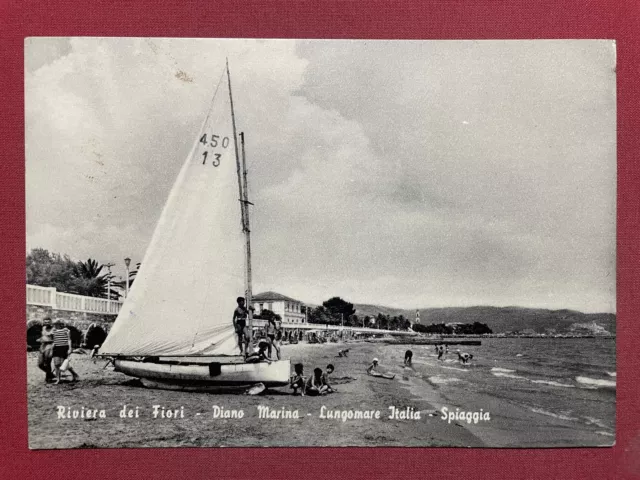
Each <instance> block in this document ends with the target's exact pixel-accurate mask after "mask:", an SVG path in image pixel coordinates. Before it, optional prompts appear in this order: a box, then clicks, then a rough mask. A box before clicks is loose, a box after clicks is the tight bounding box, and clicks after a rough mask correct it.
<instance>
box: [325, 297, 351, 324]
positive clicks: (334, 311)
mask: <svg viewBox="0 0 640 480" xmlns="http://www.w3.org/2000/svg"><path fill="white" fill-rule="evenodd" d="M322 306H323V307H324V308H325V309H326V310H327V312H328V313H329V315H331V316H332V317H334V318H337V319H338V320H340V319H341V315H342V316H343V317H344V319H345V320H347V319H348V318H349V317H350V316H351V315H353V314H354V313H356V309H355V308H353V303H349V302H346V301H344V300H343V299H341V298H340V297H332V298H330V299H329V300H327V301H326V302H322Z"/></svg>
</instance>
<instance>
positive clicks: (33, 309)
mask: <svg viewBox="0 0 640 480" xmlns="http://www.w3.org/2000/svg"><path fill="white" fill-rule="evenodd" d="M45 317H51V319H52V320H53V321H54V322H55V321H56V320H62V321H64V322H65V323H66V324H67V325H69V326H72V327H75V328H77V329H78V330H80V332H82V333H83V334H85V333H86V332H87V330H88V329H89V327H90V326H91V325H93V324H96V325H98V326H100V327H101V328H102V329H103V330H104V331H105V332H106V333H109V330H110V329H111V325H113V322H114V321H115V319H116V315H105V314H99V313H87V312H74V311H71V310H54V309H53V308H51V307H48V306H43V305H27V329H28V328H30V327H31V326H33V325H42V320H43V319H44V318H45Z"/></svg>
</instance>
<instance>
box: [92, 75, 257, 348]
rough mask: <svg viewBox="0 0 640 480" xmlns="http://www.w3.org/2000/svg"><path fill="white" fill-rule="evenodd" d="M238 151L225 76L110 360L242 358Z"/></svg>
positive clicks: (109, 344) (121, 318) (111, 344)
mask: <svg viewBox="0 0 640 480" xmlns="http://www.w3.org/2000/svg"><path fill="white" fill-rule="evenodd" d="M225 73H226V72H225ZM235 148H236V145H235V139H234V134H233V128H232V123H231V106H230V97H229V85H228V83H227V76H226V75H223V76H222V78H221V80H220V82H219V85H218V87H217V89H216V93H215V96H214V99H213V102H212V106H211V110H210V112H209V114H208V116H207V119H206V120H205V122H204V125H203V127H202V130H201V131H200V132H199V134H198V136H197V138H196V142H195V144H194V146H193V148H192V150H191V152H190V153H189V155H188V157H187V159H186V161H185V163H184V165H183V167H182V170H181V171H180V174H179V175H178V178H177V180H176V182H175V184H174V185H173V188H172V189H171V192H170V194H169V198H168V200H167V203H166V205H165V207H164V210H163V212H162V214H161V216H160V219H159V221H158V225H157V226H156V229H155V232H154V234H153V237H152V239H151V243H150V244H149V247H148V249H147V252H146V254H145V256H144V259H143V261H142V264H141V267H140V270H139V272H138V274H137V276H136V279H135V283H134V284H133V285H132V288H131V291H130V294H129V296H128V297H127V298H126V299H125V301H124V304H123V306H122V308H121V310H120V313H119V315H118V317H117V319H116V321H115V323H114V325H113V327H112V328H111V331H110V332H109V335H108V337H107V339H106V341H105V342H104V344H103V345H102V348H101V349H100V352H101V353H102V354H107V355H109V354H110V355H145V356H149V355H198V354H208V355H238V354H239V353H240V351H239V349H238V347H237V341H236V338H235V334H234V330H233V325H232V316H233V311H234V309H235V307H236V306H237V305H236V298H237V297H238V296H243V295H244V268H245V263H244V262H245V258H244V237H243V233H242V223H241V205H240V201H239V199H240V194H239V184H238V174H237V165H236V155H235Z"/></svg>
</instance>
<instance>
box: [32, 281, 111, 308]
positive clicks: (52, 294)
mask: <svg viewBox="0 0 640 480" xmlns="http://www.w3.org/2000/svg"><path fill="white" fill-rule="evenodd" d="M27 305H41V306H45V307H51V308H52V309H54V310H71V311H74V312H87V313H102V314H105V315H117V314H118V312H119V311H120V307H122V302H120V301H118V300H109V299H107V298H96V297H85V296H83V295H75V294H73V293H64V292H58V291H57V290H56V289H55V288H53V287H40V286H38V285H27Z"/></svg>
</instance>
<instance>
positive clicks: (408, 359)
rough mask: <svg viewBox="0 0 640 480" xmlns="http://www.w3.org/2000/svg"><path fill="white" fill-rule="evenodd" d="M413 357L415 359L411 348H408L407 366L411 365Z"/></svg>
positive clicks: (405, 357) (405, 362) (405, 361)
mask: <svg viewBox="0 0 640 480" xmlns="http://www.w3.org/2000/svg"><path fill="white" fill-rule="evenodd" d="M412 359H413V352H412V351H411V350H407V351H406V352H405V354H404V364H405V365H406V366H407V367H410V366H411V361H412Z"/></svg>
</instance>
